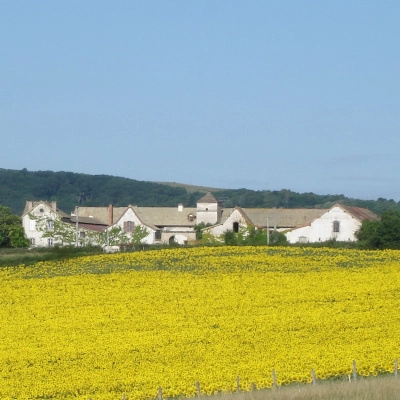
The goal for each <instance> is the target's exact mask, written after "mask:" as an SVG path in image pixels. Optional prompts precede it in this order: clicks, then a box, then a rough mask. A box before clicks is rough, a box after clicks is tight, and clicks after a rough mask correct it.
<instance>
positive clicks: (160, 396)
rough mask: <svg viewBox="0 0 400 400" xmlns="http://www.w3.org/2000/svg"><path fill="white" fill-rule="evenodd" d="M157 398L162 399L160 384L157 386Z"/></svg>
mask: <svg viewBox="0 0 400 400" xmlns="http://www.w3.org/2000/svg"><path fill="white" fill-rule="evenodd" d="M158 400H163V398H162V387H161V386H160V387H159V388H158Z"/></svg>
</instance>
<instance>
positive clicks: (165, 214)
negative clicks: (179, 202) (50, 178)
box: [78, 206, 197, 230]
mask: <svg viewBox="0 0 400 400" xmlns="http://www.w3.org/2000/svg"><path fill="white" fill-rule="evenodd" d="M129 208H131V209H132V210H133V212H134V213H135V214H136V216H137V217H138V218H139V219H140V221H141V222H142V223H143V224H144V225H147V226H149V227H150V228H152V229H154V230H157V229H158V228H157V227H161V226H194V225H196V219H194V220H193V221H189V215H190V214H191V215H193V216H196V211H197V210H196V208H191V207H187V208H185V207H183V209H182V211H179V209H178V207H138V206H128V207H113V224H116V223H117V222H118V221H119V220H120V219H121V218H122V216H123V215H124V214H125V213H126V211H127V210H128V209H129ZM83 217H85V218H93V219H95V220H98V221H100V222H101V223H103V224H105V225H108V224H109V220H108V219H109V207H79V209H78V219H79V220H81V218H83Z"/></svg>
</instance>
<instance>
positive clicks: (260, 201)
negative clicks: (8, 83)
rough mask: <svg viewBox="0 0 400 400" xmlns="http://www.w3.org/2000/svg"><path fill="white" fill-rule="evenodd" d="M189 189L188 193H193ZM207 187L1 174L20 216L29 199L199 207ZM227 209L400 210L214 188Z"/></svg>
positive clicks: (332, 198) (1, 201) (380, 203)
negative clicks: (342, 207)
mask: <svg viewBox="0 0 400 400" xmlns="http://www.w3.org/2000/svg"><path fill="white" fill-rule="evenodd" d="M189 188H190V190H189ZM207 191H208V190H207V188H204V187H199V189H198V190H196V187H193V186H189V185H184V184H177V183H174V184H167V183H165V184H163V183H154V182H145V181H137V180H134V179H128V178H122V177H116V176H110V175H87V174H79V173H73V172H53V171H28V170H26V169H23V170H10V169H0V205H3V206H6V207H9V208H10V210H11V211H12V212H13V213H15V214H17V215H20V214H21V213H22V211H23V209H24V206H25V201H26V200H47V201H53V200H55V201H57V205H58V207H59V208H60V209H61V210H63V211H65V212H67V213H69V212H70V211H72V210H73V209H74V207H75V206H77V205H78V206H106V205H108V204H114V205H115V206H127V205H129V204H135V205H138V206H161V207H163V206H168V207H174V206H177V205H178V204H179V203H183V204H184V205H185V206H186V207H195V206H196V201H197V200H198V199H199V198H200V197H202V196H203V195H204V194H205V193H206V192H207ZM210 191H211V192H212V193H213V194H214V195H215V197H216V198H217V199H220V200H221V201H222V203H223V206H224V207H234V206H241V207H283V208H329V207H331V206H332V205H334V204H335V203H337V202H340V203H342V204H346V205H353V206H359V207H366V208H369V209H370V210H372V211H374V212H376V213H377V214H382V213H383V212H384V211H385V210H388V209H393V210H400V202H399V203H396V202H395V201H394V200H386V199H382V198H380V199H378V200H357V199H351V198H347V197H345V196H344V195H342V194H340V195H317V194H314V193H296V192H292V191H290V190H286V189H282V190H279V191H270V190H261V191H254V190H248V189H210Z"/></svg>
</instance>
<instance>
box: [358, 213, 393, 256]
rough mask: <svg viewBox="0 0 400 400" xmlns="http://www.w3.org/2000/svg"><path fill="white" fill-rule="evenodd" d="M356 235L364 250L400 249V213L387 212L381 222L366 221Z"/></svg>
mask: <svg viewBox="0 0 400 400" xmlns="http://www.w3.org/2000/svg"><path fill="white" fill-rule="evenodd" d="M356 235H357V238H358V240H359V243H360V246H361V247H364V248H369V249H400V211H396V210H387V211H385V212H384V213H383V214H382V217H381V219H380V221H364V222H363V224H362V226H361V228H360V230H359V231H358V232H357V234H356Z"/></svg>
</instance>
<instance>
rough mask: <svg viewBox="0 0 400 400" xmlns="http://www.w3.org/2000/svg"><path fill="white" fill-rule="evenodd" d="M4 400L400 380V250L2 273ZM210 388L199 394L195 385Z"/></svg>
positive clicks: (81, 262)
mask: <svg viewBox="0 0 400 400" xmlns="http://www.w3.org/2000/svg"><path fill="white" fill-rule="evenodd" d="M0 282H1V291H0V324H1V330H0V398H1V399H18V400H21V399H71V398H75V399H93V400H97V399H99V400H100V399H112V400H117V399H121V398H122V396H126V398H128V399H129V400H132V399H134V400H136V399H138V400H139V399H154V398H156V397H157V393H158V388H160V387H161V388H162V390H163V395H164V397H167V398H171V397H177V396H187V397H193V396H196V394H197V392H196V390H197V389H198V388H199V387H200V390H201V393H202V394H211V393H217V392H233V391H235V390H236V384H237V381H236V379H237V377H240V390H250V389H251V388H252V387H256V388H270V387H272V385H273V379H272V375H271V372H272V371H274V373H275V374H276V381H277V384H278V385H284V384H289V383H292V382H310V381H311V376H310V371H311V369H313V370H314V371H315V375H316V377H317V378H318V379H320V380H322V379H328V378H335V377H340V376H346V375H350V374H351V373H352V361H353V360H356V361H357V369H358V373H359V374H361V375H366V376H367V375H377V374H381V373H389V372H391V373H392V372H393V370H394V360H395V359H396V358H397V357H399V355H400V354H399V353H400V336H399V334H398V333H399V330H400V313H399V309H400V251H359V250H345V249H340V250H338V249H328V248H320V249H312V248H296V247H209V248H208V247H200V248H187V249H186V248H171V249H160V250H149V251H142V252H135V253H120V254H107V255H97V256H88V257H82V258H75V259H71V260H67V261H63V262H42V263H37V264H35V265H34V266H29V267H26V266H23V265H21V266H18V267H8V268H3V269H1V270H0ZM196 382H199V385H200V386H197V389H196Z"/></svg>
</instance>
